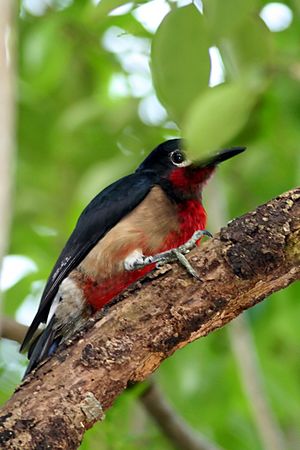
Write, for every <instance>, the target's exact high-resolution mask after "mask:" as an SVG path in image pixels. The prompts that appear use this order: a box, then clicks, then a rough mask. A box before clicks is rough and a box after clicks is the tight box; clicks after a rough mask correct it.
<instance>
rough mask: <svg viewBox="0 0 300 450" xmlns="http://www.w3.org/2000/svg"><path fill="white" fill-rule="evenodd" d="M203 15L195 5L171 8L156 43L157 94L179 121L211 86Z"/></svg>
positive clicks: (173, 116)
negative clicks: (199, 95) (194, 101)
mask: <svg viewBox="0 0 300 450" xmlns="http://www.w3.org/2000/svg"><path fill="white" fill-rule="evenodd" d="M208 48H209V45H208V36H207V31H206V27H205V21H204V19H203V16H201V14H200V13H199V11H198V10H197V8H196V7H195V6H194V5H189V6H186V7H184V8H179V9H175V10H173V11H171V12H170V13H169V14H168V15H167V16H166V17H165V19H164V20H163V22H162V23H161V25H160V27H159V29H158V30H157V33H156V34H155V36H154V38H153V43H152V59H151V68H152V76H153V81H154V85H155V89H156V92H157V95H158V97H159V99H160V101H161V102H162V104H163V105H164V106H165V107H166V108H167V110H168V112H169V114H170V116H171V117H172V118H173V119H175V120H176V121H177V122H178V123H182V119H183V117H184V115H185V113H186V111H187V109H188V108H189V106H190V105H191V103H192V101H193V100H194V98H195V96H197V95H198V94H199V93H200V92H201V91H203V90H204V89H205V88H206V87H207V86H208V81H209V74H210V60H209V53H208Z"/></svg>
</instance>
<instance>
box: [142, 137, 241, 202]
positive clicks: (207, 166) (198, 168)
mask: <svg viewBox="0 0 300 450" xmlns="http://www.w3.org/2000/svg"><path fill="white" fill-rule="evenodd" d="M244 150H245V147H233V148H230V149H225V150H221V151H219V152H218V153H215V154H214V155H211V156H209V157H207V158H205V159H202V160H199V161H191V160H189V159H188V157H187V156H186V154H185V151H184V149H183V141H182V139H171V140H168V141H166V142H163V143H162V144H160V145H159V146H158V147H156V148H155V149H154V150H153V151H152V152H151V153H150V154H149V155H148V156H147V158H146V159H145V160H144V161H143V162H142V164H141V165H140V166H139V167H138V169H137V170H138V171H140V170H143V171H144V170H151V171H155V172H156V173H157V174H158V175H159V176H160V177H161V178H162V179H165V180H168V182H170V184H171V186H172V188H173V189H175V190H176V191H178V192H182V193H183V194H186V195H189V194H191V195H193V194H194V193H197V192H199V191H201V189H202V187H203V185H204V184H205V183H206V182H207V180H208V179H209V178H210V177H211V175H212V174H213V172H214V171H215V169H216V167H217V165H218V164H219V163H221V162H223V161H226V160H227V159H229V158H232V157H233V156H235V155H238V154H239V153H241V152H243V151H244Z"/></svg>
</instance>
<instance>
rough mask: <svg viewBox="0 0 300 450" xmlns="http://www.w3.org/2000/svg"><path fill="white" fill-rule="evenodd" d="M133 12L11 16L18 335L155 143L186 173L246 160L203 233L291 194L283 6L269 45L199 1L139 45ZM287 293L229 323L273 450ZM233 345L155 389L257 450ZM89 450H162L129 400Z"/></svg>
mask: <svg viewBox="0 0 300 450" xmlns="http://www.w3.org/2000/svg"><path fill="white" fill-rule="evenodd" d="M142 3H147V4H150V3H153V2H150V1H149V2H136V3H135V2H131V3H130V5H129V7H128V11H127V12H125V13H123V14H120V15H109V13H110V11H111V10H112V9H113V8H114V7H117V6H119V5H123V4H126V2H125V1H113V0H102V1H101V2H100V3H99V5H97V6H96V5H94V4H93V3H92V2H91V1H88V0H77V1H70V0H69V1H52V2H50V1H49V2H48V7H46V8H44V10H43V11H42V12H41V13H40V15H35V14H33V13H32V12H30V10H29V9H28V8H27V9H26V3H22V2H21V3H20V4H19V10H18V17H17V20H16V34H17V35H18V48H17V62H18V78H17V87H18V102H17V114H18V121H17V157H16V167H15V189H14V199H13V222H12V228H11V241H10V247H9V254H12V255H23V256H26V257H28V258H29V259H30V260H31V261H33V262H34V263H35V264H36V267H37V270H36V271H32V272H30V273H29V274H27V275H26V276H25V277H23V278H22V279H21V280H20V281H18V282H17V283H16V284H14V285H13V286H12V287H11V288H10V289H8V290H6V291H5V300H4V307H3V310H4V313H5V314H6V315H9V316H12V317H15V315H16V313H17V318H18V319H19V320H23V319H24V318H23V316H22V314H23V315H24V313H22V311H24V309H23V310H20V309H19V308H20V306H21V305H22V304H23V305H24V302H26V305H27V307H26V308H27V309H26V311H27V316H28V311H29V314H31V316H32V317H33V314H34V310H35V309H34V308H35V307H34V305H36V304H37V301H38V298H39V295H40V290H41V287H42V285H43V284H42V283H44V282H45V280H46V278H47V275H48V274H49V272H50V270H51V268H52V265H53V264H54V262H55V259H56V257H57V256H58V253H59V251H60V250H61V248H62V246H63V245H64V243H65V241H66V238H67V237H68V234H69V233H70V231H71V230H72V227H73V226H74V223H75V221H76V218H77V217H78V215H79V214H80V212H81V210H82V209H83V207H84V206H85V205H86V204H87V202H88V201H89V200H90V199H91V198H92V197H93V196H94V195H95V194H96V193H97V192H99V191H100V190H101V189H102V188H103V187H105V186H106V185H107V184H109V183H110V182H112V181H114V180H116V179H117V178H119V177H121V176H123V175H125V174H127V173H129V172H130V171H131V170H133V169H134V168H135V167H136V165H137V164H138V163H139V162H140V161H141V160H142V159H143V157H144V155H145V154H147V153H148V152H149V151H150V150H151V149H152V148H153V147H155V146H156V145H157V144H158V143H160V142H162V141H163V140H164V139H166V138H169V137H177V136H179V135H183V136H184V137H185V138H186V139H187V141H188V144H189V146H188V149H189V153H190V157H192V158H193V157H200V156H201V155H202V154H204V153H206V152H210V151H215V150H217V149H219V148H222V147H226V146H232V145H246V146H247V147H248V150H247V152H246V153H244V154H243V155H241V156H240V157H238V158H236V159H234V160H232V161H229V162H228V163H225V164H224V166H222V167H221V168H220V170H219V172H218V174H217V176H216V179H215V180H214V181H213V182H212V185H211V186H210V187H209V188H208V189H207V192H205V194H204V203H205V206H206V207H207V210H208V212H209V213H210V221H209V226H208V229H210V231H217V230H218V228H219V227H220V226H221V225H224V224H225V223H226V220H227V218H233V217H236V216H239V215H241V214H243V213H245V212H247V211H249V210H251V209H254V208H255V207H256V206H257V205H259V204H260V203H263V202H265V201H267V200H269V199H270V198H272V197H274V196H276V195H278V194H281V193H282V192H284V191H286V190H288V189H291V188H293V187H296V186H297V185H298V184H299V178H300V151H299V142H300V26H299V24H300V22H299V18H300V6H299V2H297V1H296V0H295V1H293V0H291V1H286V2H284V3H285V4H286V5H287V6H288V7H289V9H290V12H291V13H292V18H293V20H292V22H291V23H290V24H289V26H288V27H287V28H286V29H284V30H282V31H279V32H272V31H271V30H270V29H269V28H268V27H267V26H266V24H265V23H264V22H263V20H262V19H261V18H260V12H261V10H262V8H263V7H264V5H265V4H266V3H267V2H264V1H262V0H243V1H240V0H230V1H228V0H226V1H224V0H204V1H203V12H204V14H200V12H199V10H198V9H197V8H196V7H195V6H193V5H188V6H184V7H180V5H178V4H177V2H165V6H166V7H169V9H170V10H171V12H170V13H169V14H168V15H167V16H165V17H164V18H163V14H162V12H163V11H162V9H161V6H159V5H160V4H159V5H158V6H157V8H158V9H157V17H158V18H159V17H160V16H161V19H159V20H161V24H160V26H159V27H158V29H157V30H156V31H155V32H154V31H153V30H149V29H148V27H146V28H145V26H143V24H142V23H141V20H139V16H138V14H137V11H138V10H139V7H140V6H141V5H142ZM142 6H143V5H142ZM211 47H217V48H218V49H219V52H220V55H221V57H222V62H223V78H224V80H223V81H224V82H223V83H222V84H220V85H219V86H215V87H208V82H209V79H210V73H211V61H210V58H209V48H211ZM156 96H157V97H156ZM157 98H158V99H159V101H160V104H158V100H157ZM161 105H163V107H164V108H165V110H164V109H163V108H162V106H161ZM299 293H300V289H299V284H297V285H296V284H294V285H293V286H291V287H289V288H288V289H285V290H284V291H281V292H279V293H276V294H274V295H272V297H271V298H270V299H267V300H266V301H264V302H263V303H262V304H261V305H258V306H256V307H255V308H253V309H252V310H251V311H250V312H249V313H247V314H246V315H245V317H246V321H245V322H246V325H245V324H244V326H246V328H247V330H248V331H249V329H250V333H251V336H252V343H251V345H252V350H254V352H255V357H256V365H257V367H256V368H255V370H256V372H257V373H258V376H259V378H261V379H262V385H263V392H264V395H265V396H266V399H267V402H268V404H269V408H270V410H271V411H272V414H273V416H274V421H275V423H276V428H277V431H278V433H282V434H283V440H284V446H283V447H282V448H286V449H296V448H300V427H299V419H300V387H299V379H300V362H299V359H300V347H299V341H300V327H299V318H300V303H299ZM28 305H29V306H28ZM30 305H31V307H30ZM30 308H31V309H30ZM249 327H250V328H249ZM234 335H235V337H233V332H232V330H231V327H230V326H227V327H226V328H225V329H222V330H219V331H217V332H215V333H213V334H212V335H210V336H208V337H207V338H205V339H201V340H199V341H198V342H195V343H193V344H191V345H189V346H188V347H186V348H184V349H183V350H180V351H178V352H177V353H176V354H175V355H174V356H173V357H171V358H170V359H168V360H167V361H165V362H164V363H163V364H162V366H161V367H160V368H159V370H158V371H157V373H156V380H157V383H159V385H160V387H161V389H162V390H163V391H164V393H165V395H166V396H167V398H168V399H169V401H170V402H171V404H172V405H173V406H174V408H175V409H176V410H177V412H179V413H180V415H181V416H182V417H183V418H184V419H186V421H187V422H188V423H189V424H190V425H191V426H193V427H194V429H195V430H198V431H199V432H201V433H203V434H204V435H205V436H207V437H208V438H209V439H211V440H212V441H214V442H216V443H218V444H219V445H220V446H222V447H224V448H226V449H228V450H239V449H245V450H263V449H264V448H266V447H264V445H265V444H263V443H262V438H261V436H260V432H259V430H258V428H257V425H256V420H255V414H256V413H255V412H253V402H254V403H255V401H256V400H255V396H253V397H252V396H251V395H250V398H249V396H247V395H246V394H245V387H244V385H245V380H244V377H243V374H242V373H241V370H240V368H239V365H238V363H237V360H236V357H235V354H234V352H233V346H232V341H233V339H239V337H238V336H237V334H236V332H235V333H234ZM241 339H242V337H241ZM25 364H26V359H25V357H23V356H21V355H19V354H18V346H17V344H15V343H13V342H9V341H7V340H2V342H1V343H0V386H1V388H0V400H1V402H4V401H5V400H6V399H7V398H8V397H9V396H10V395H11V393H12V391H13V389H14V388H15V386H16V385H17V384H18V382H19V381H20V377H21V374H22V370H23V368H24V366H25ZM98 448H103V449H114V450H115V449H117V450H127V449H128V450H129V449H130V450H135V449H140V448H144V449H157V450H158V449H171V448H172V446H171V444H169V442H168V441H167V439H166V438H165V437H164V436H163V434H162V433H161V432H160V431H159V429H158V428H157V427H156V426H155V425H154V423H153V422H152V420H151V418H149V417H148V416H147V415H146V414H145V413H143V412H142V407H141V405H140V404H139V402H138V391H135V390H133V391H132V392H129V393H125V394H123V396H122V397H120V398H119V399H118V400H117V402H116V404H115V405H114V407H113V408H112V409H111V410H110V411H109V412H108V414H107V417H106V420H105V421H104V423H101V424H97V425H96V426H95V427H94V428H93V429H92V430H90V431H89V432H88V433H87V434H86V436H85V438H84V441H83V443H82V446H81V449H85V450H89V449H98Z"/></svg>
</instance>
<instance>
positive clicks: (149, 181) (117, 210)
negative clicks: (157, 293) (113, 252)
mask: <svg viewBox="0 0 300 450" xmlns="http://www.w3.org/2000/svg"><path fill="white" fill-rule="evenodd" d="M156 178H157V176H156V174H155V173H154V172H150V171H149V172H143V173H141V172H136V173H134V174H132V175H129V176H127V177H124V178H122V179H120V180H118V181H116V182H115V183H113V184H112V185H110V186H108V187H107V188H106V189H104V190H103V191H102V192H100V194H98V195H97V196H96V197H95V198H94V199H93V200H92V201H91V202H90V203H89V205H88V206H87V207H86V208H85V209H84V211H83V212H82V214H81V216H80V217H79V219H78V222H77V224H76V227H75V229H74V231H73V232H72V234H71V236H70V238H69V239H68V241H67V243H66V245H65V247H64V249H63V250H62V252H61V254H60V256H59V258H58V260H57V262H56V264H55V266H54V268H53V270H52V272H51V274H50V276H49V279H48V281H47V284H46V286H45V289H44V292H43V295H42V298H41V301H40V305H39V308H38V311H37V313H36V316H35V317H34V319H33V321H32V323H31V325H30V327H29V329H28V331H27V334H26V336H25V338H24V341H23V343H22V346H21V350H22V349H24V348H25V347H26V346H27V344H28V343H29V342H30V341H31V339H32V337H33V335H34V333H35V331H36V329H37V328H38V326H39V325H40V323H42V322H46V321H47V317H48V314H49V310H50V307H51V304H52V302H53V300H54V297H55V295H56V293H57V291H58V288H59V285H60V283H61V282H62V281H63V280H64V279H65V278H66V277H67V276H68V275H69V273H70V272H71V271H72V270H73V269H74V268H75V267H77V266H78V265H79V264H80V262H81V261H82V260H83V259H84V258H85V256H86V255H87V254H88V253H89V251H90V250H91V249H92V248H93V247H94V246H95V245H96V243H97V242H98V241H99V240H100V239H101V238H102V237H103V236H104V235H105V234H106V233H107V232H108V231H109V230H111V229H112V228H113V227H114V226H115V225H116V224H117V223H118V222H119V221H120V220H121V219H122V218H123V217H125V216H126V214H128V213H129V212H130V211H132V210H133V209H134V208H135V207H136V206H137V205H138V204H139V203H140V202H141V201H142V200H143V199H144V198H145V197H146V195H147V194H148V192H149V191H150V190H151V188H152V186H153V185H154V184H155V180H156Z"/></svg>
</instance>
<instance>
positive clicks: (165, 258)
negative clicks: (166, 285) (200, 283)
mask: <svg viewBox="0 0 300 450" xmlns="http://www.w3.org/2000/svg"><path fill="white" fill-rule="evenodd" d="M202 236H209V237H212V235H211V233H210V232H209V231H207V230H198V231H195V233H194V234H193V236H192V237H191V239H189V240H188V241H187V242H186V243H185V244H183V245H181V246H180V247H178V248H174V249H171V250H167V251H166V252H162V253H158V254H157V255H154V256H144V255H141V254H138V255H137V258H136V259H132V257H131V258H130V260H128V261H127V260H125V263H124V265H125V269H126V270H137V269H142V268H144V267H145V266H148V265H149V264H153V263H158V264H159V265H162V264H166V263H169V262H173V261H179V262H180V264H182V265H183V266H184V267H185V268H186V270H187V271H188V272H189V273H190V274H191V275H192V276H193V277H195V278H198V279H199V275H198V274H197V272H196V271H195V270H194V269H193V267H192V266H191V264H190V263H189V262H188V260H187V259H186V258H185V256H184V255H186V254H187V253H189V252H190V251H191V250H192V249H193V248H194V247H195V245H196V242H197V241H198V240H199V239H200V238H201V237H202Z"/></svg>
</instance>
